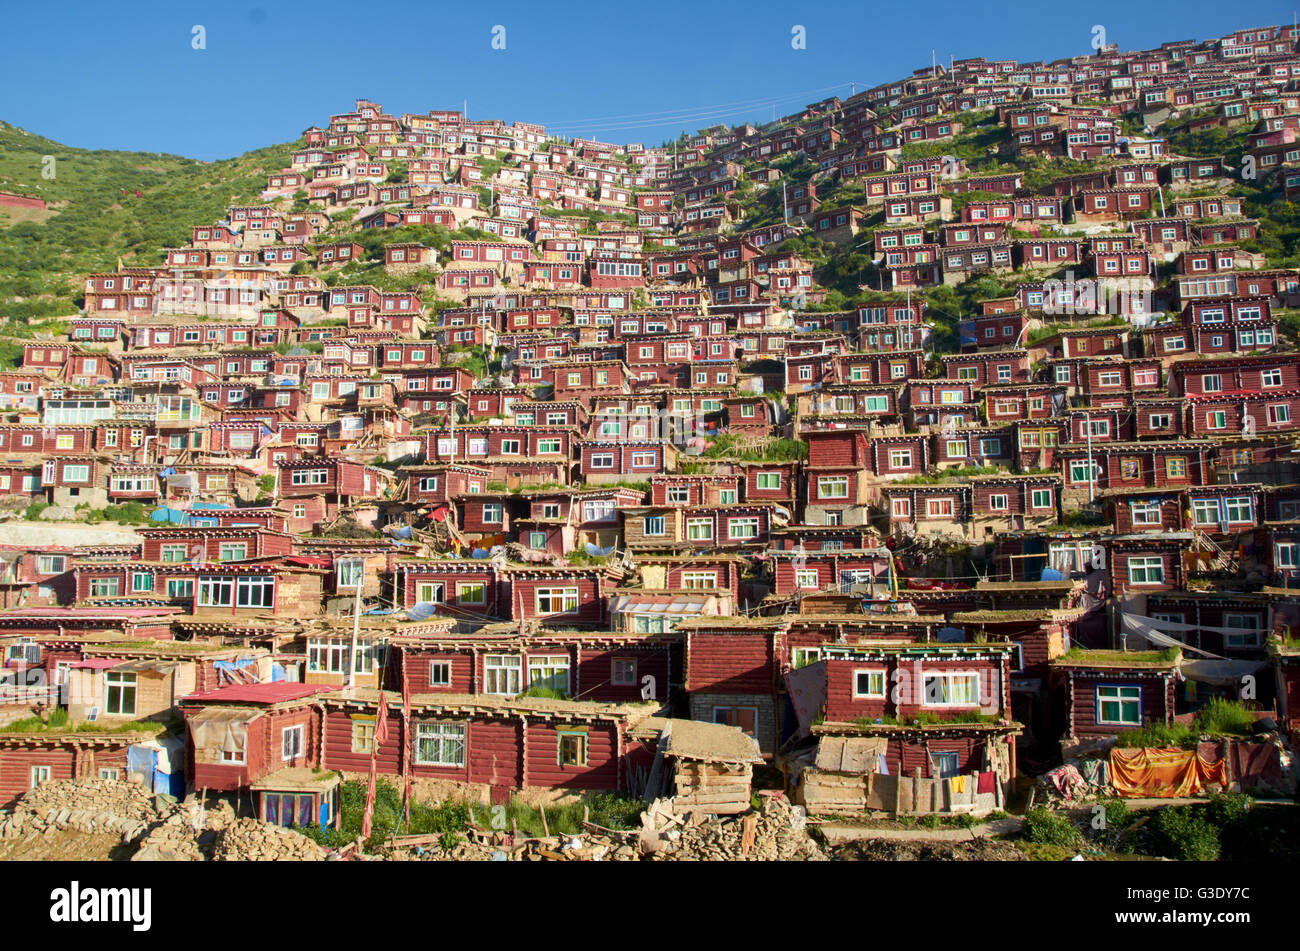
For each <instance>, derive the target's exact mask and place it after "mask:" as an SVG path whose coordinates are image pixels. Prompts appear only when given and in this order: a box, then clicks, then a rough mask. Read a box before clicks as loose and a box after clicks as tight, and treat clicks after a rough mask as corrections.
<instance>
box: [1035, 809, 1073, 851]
mask: <svg viewBox="0 0 1300 951" xmlns="http://www.w3.org/2000/svg"><path fill="white" fill-rule="evenodd" d="M1020 834H1021V835H1022V836H1024V837H1025V838H1026V839H1028V840H1029V841H1030V842H1033V843H1035V844H1038V845H1057V846H1061V847H1063V848H1074V847H1075V846H1077V845H1078V844H1079V843H1080V842H1081V841H1082V836H1081V835H1080V834H1079V830H1078V829H1076V828H1075V827H1074V824H1073V823H1071V822H1070V820H1069V819H1068V818H1066V817H1065V816H1063V815H1060V814H1059V813H1055V812H1051V811H1050V810H1048V809H1045V808H1044V807H1042V806H1038V807H1036V808H1034V809H1030V810H1029V811H1028V812H1026V813H1025V818H1024V822H1023V823H1022V825H1021V827H1020Z"/></svg>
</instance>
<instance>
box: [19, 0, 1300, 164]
mask: <svg viewBox="0 0 1300 951" xmlns="http://www.w3.org/2000/svg"><path fill="white" fill-rule="evenodd" d="M1296 3H1300V0H1293V3H1292V4H1286V3H1277V2H1252V3H1248V4H1225V3H1222V2H1211V0H1181V2H1165V0H1154V2H1149V0H1141V2H1132V0H1125V2H1087V3H1061V2H1050V0H1048V2H1041V0H1040V2H1038V3H1023V4H1022V3H1012V2H1008V3H1000V4H984V3H979V4H976V3H970V2H965V3H958V2H948V0H937V2H933V0H932V2H930V3H927V4H924V5H923V4H920V3H906V2H905V3H889V4H876V3H871V4H868V3H864V2H862V0H856V2H834V3H793V4H792V3H776V2H770V0H753V2H750V3H727V4H722V3H674V2H671V0H670V2H665V3H662V4H658V5H656V4H634V5H628V6H622V5H619V4H618V3H617V2H614V3H609V2H608V0H606V2H604V3H601V4H585V3H569V4H563V3H536V2H531V3H488V2H479V3H473V2H472V3H468V4H460V5H452V4H447V3H444V2H441V0H435V2H429V0H414V2H411V0H406V2H402V3H387V2H383V0H366V2H360V3H358V2H352V3H343V2H333V0H316V2H314V3H294V4H283V3H272V2H270V0H233V2H227V3H220V4H212V3H184V2H170V3H150V2H139V3H133V2H131V0H127V3H124V4H115V3H104V2H102V0H96V2H93V3H90V2H59V0H49V2H35V3H25V4H21V5H16V4H11V5H9V8H8V9H7V10H6V11H5V17H4V19H5V26H6V33H7V34H8V36H7V37H6V43H5V46H6V48H5V53H4V60H3V61H0V119H4V120H5V121H7V122H10V123H13V124H15V125H18V126H21V127H23V128H25V129H27V130H29V131H32V132H38V133H40V134H42V135H46V136H49V137H50V138H53V139H56V140H58V141H60V142H64V143H66V144H68V145H74V146H80V147H83V148H108V149H133V150H140V151H150V152H152V151H158V152H172V153H178V154H181V155H188V156H192V157H195V158H201V159H218V158H227V157H230V156H232V155H237V154H240V153H242V152H245V151H247V150H249V149H252V148H257V147H260V146H263V145H268V144H271V143H274V142H283V141H288V140H291V139H294V138H296V137H297V136H298V135H299V134H300V133H301V132H302V130H303V129H305V128H307V127H308V126H310V125H313V124H319V125H324V124H325V122H326V121H327V119H328V117H329V115H330V113H332V112H344V111H347V110H348V109H349V108H350V107H351V104H352V103H353V101H354V100H355V99H357V98H358V97H366V98H370V99H372V100H375V101H378V102H380V103H381V104H383V106H384V107H385V108H386V109H387V110H388V111H389V112H391V113H393V114H400V113H402V112H424V111H427V110H429V109H432V108H438V109H441V108H459V107H460V106H461V105H462V103H463V102H464V101H465V100H468V102H469V113H470V116H471V118H501V119H505V120H506V121H514V120H516V119H520V120H524V121H530V122H544V123H546V124H547V125H548V127H549V128H551V129H552V131H555V132H558V133H561V134H565V135H570V136H571V135H586V136H591V137H595V138H601V139H604V140H607V141H617V142H629V141H644V142H646V143H648V144H652V145H658V144H659V143H660V142H661V141H662V140H663V139H665V138H671V137H673V136H675V135H676V134H677V133H678V132H680V131H681V130H682V129H683V128H685V129H688V130H690V131H694V130H695V129H696V128H699V127H701V126H705V125H710V124H713V123H717V122H728V123H735V122H740V121H743V120H745V119H750V120H755V121H763V120H768V119H771V118H772V112H773V106H774V105H775V107H776V112H777V114H778V115H780V114H784V113H788V112H792V111H794V110H795V109H797V108H798V107H799V106H800V105H802V104H804V103H807V102H813V101H816V100H817V99H820V98H824V97H825V96H828V95H832V94H840V95H847V94H848V93H849V91H850V85H849V84H850V83H851V82H855V81H856V82H857V83H858V84H859V85H858V88H859V89H862V88H864V87H866V86H872V85H876V84H878V83H882V82H886V81H889V80H893V79H897V78H899V77H901V76H903V75H906V74H908V73H910V72H911V71H912V70H914V69H918V68H921V67H924V66H928V65H929V63H930V55H931V53H930V51H931V49H932V48H933V49H934V50H935V55H936V57H937V58H938V59H939V60H940V61H945V60H947V59H948V58H949V56H953V57H956V58H958V59H960V58H962V57H966V56H986V57H988V58H991V59H993V58H998V59H1000V58H1015V59H1020V60H1029V59H1046V60H1050V59H1055V58H1058V57H1064V56H1074V55H1085V54H1087V53H1089V52H1090V51H1091V46H1090V44H1091V39H1092V29H1093V26H1094V25H1096V24H1100V25H1102V26H1104V27H1105V28H1106V31H1107V39H1108V40H1109V41H1110V42H1114V43H1118V44H1119V45H1120V47H1121V48H1122V49H1140V48H1148V47H1152V46H1156V45H1159V43H1161V42H1164V41H1168V40H1178V39H1198V40H1200V39H1205V38H1207V37H1212V36H1221V35H1223V34H1225V33H1227V32H1230V31H1231V30H1234V29H1238V28H1245V27H1254V26H1264V25H1274V24H1279V23H1289V22H1291V20H1292V16H1293V11H1292V6H1293V4H1296ZM647 11H657V12H656V13H654V14H651V15H649V16H648V15H647ZM796 24H797V25H801V26H803V27H804V28H805V30H806V38H807V48H806V49H804V50H795V49H792V48H791V37H792V32H791V31H792V28H793V27H794V26H795V25H796ZM195 25H202V26H203V27H204V28H205V30H206V44H207V48H206V49H204V50H195V49H193V48H192V46H191V40H192V36H193V27H194V26H195ZM497 25H501V26H504V27H505V47H506V48H505V49H504V50H494V49H493V48H492V30H493V27H494V26H497ZM15 38H18V39H17V42H15Z"/></svg>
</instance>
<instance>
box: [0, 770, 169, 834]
mask: <svg viewBox="0 0 1300 951" xmlns="http://www.w3.org/2000/svg"><path fill="white" fill-rule="evenodd" d="M173 802H174V801H173ZM159 803H161V804H162V805H163V808H164V809H171V808H173V806H172V805H171V804H169V803H166V802H165V801H163V800H162V798H161V797H158V796H155V795H154V794H153V793H151V792H149V790H147V789H145V788H144V787H143V786H141V785H139V784H137V783H125V782H120V781H118V780H115V779H69V780H60V781H57V782H49V783H42V784H41V785H39V786H37V787H36V788H35V789H33V790H30V791H29V792H26V793H24V794H23V797H22V798H21V799H19V800H18V802H17V804H16V805H15V806H14V811H13V813H12V814H11V815H9V816H8V817H6V818H4V819H3V820H0V838H9V837H11V836H18V835H28V834H30V833H32V832H38V833H42V832H45V831H46V830H54V829H73V830H75V831H77V832H85V833H112V834H114V835H120V836H122V839H123V841H127V840H131V839H135V838H136V837H138V836H140V835H142V834H143V833H144V832H145V831H146V830H147V829H148V828H149V827H150V826H151V825H152V824H154V823H155V822H157V821H159V819H160V808H159Z"/></svg>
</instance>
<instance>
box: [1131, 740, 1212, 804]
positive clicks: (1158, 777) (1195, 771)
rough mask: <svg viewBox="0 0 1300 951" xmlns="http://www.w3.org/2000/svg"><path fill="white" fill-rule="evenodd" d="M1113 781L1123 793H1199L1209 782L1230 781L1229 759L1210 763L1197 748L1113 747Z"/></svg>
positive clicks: (1171, 796) (1167, 795)
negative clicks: (1201, 755) (1199, 753)
mask: <svg viewBox="0 0 1300 951" xmlns="http://www.w3.org/2000/svg"><path fill="white" fill-rule="evenodd" d="M1110 775H1111V783H1112V785H1114V787H1115V790H1116V792H1118V793H1119V794H1120V795H1121V796H1129V797H1134V796H1150V797H1153V798H1167V799H1177V798H1183V797H1186V796H1199V795H1200V794H1201V793H1202V792H1204V791H1205V786H1206V784H1207V783H1218V784H1220V785H1222V786H1226V785H1227V784H1228V769H1227V761H1226V760H1219V762H1217V763H1211V762H1209V761H1207V760H1205V759H1202V758H1201V757H1200V756H1199V755H1198V754H1197V753H1196V751H1195V750H1182V749H1175V748H1170V749H1165V748H1159V749H1119V748H1118V747H1117V748H1115V749H1112V750H1111V751H1110Z"/></svg>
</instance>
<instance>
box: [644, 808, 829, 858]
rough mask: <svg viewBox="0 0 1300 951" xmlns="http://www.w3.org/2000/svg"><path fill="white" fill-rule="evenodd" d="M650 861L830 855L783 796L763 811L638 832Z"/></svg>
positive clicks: (800, 812)
mask: <svg viewBox="0 0 1300 951" xmlns="http://www.w3.org/2000/svg"><path fill="white" fill-rule="evenodd" d="M641 841H642V847H643V848H646V849H648V850H649V851H650V858H651V860H652V861H686V862H698V861H704V862H710V861H721V862H745V861H748V862H773V861H776V862H821V861H826V860H827V859H828V856H827V855H826V853H825V852H824V851H823V850H822V847H821V846H820V845H818V844H817V842H816V840H814V839H813V838H812V837H811V836H810V835H809V834H808V824H807V816H806V815H805V813H804V811H803V809H802V808H801V807H799V806H794V805H791V804H790V802H788V801H787V800H785V799H777V798H773V799H769V800H767V801H766V802H765V803H764V804H763V809H762V811H761V812H751V813H747V814H745V815H742V816H735V817H732V818H726V819H722V818H719V819H714V820H712V821H709V822H703V823H699V824H693V823H691V822H686V823H685V824H684V825H683V826H681V827H680V828H675V829H669V830H667V831H666V832H664V833H662V834H661V835H660V837H659V839H658V841H657V842H653V840H650V839H649V838H648V837H647V836H645V835H643V836H642V840H641Z"/></svg>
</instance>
